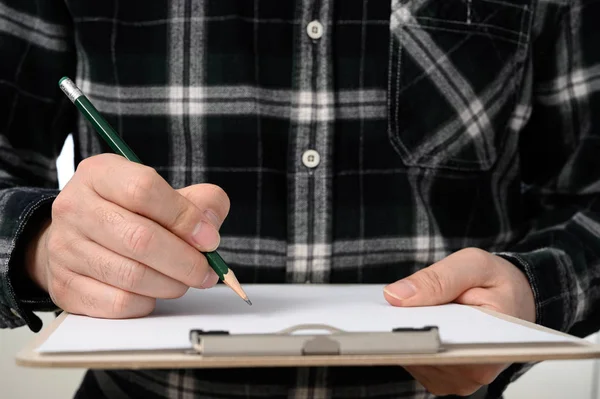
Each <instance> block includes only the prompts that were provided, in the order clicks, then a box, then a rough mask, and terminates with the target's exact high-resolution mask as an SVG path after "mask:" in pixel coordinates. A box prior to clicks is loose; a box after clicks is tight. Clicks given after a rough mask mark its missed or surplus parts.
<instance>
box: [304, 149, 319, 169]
mask: <svg viewBox="0 0 600 399" xmlns="http://www.w3.org/2000/svg"><path fill="white" fill-rule="evenodd" d="M319 162H321V156H320V155H319V153H318V152H316V151H315V150H307V151H304V154H302V163H303V164H304V166H306V167H307V168H316V167H317V165H319Z"/></svg>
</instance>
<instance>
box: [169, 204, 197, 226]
mask: <svg viewBox="0 0 600 399" xmlns="http://www.w3.org/2000/svg"><path fill="white" fill-rule="evenodd" d="M192 212H193V210H192V208H190V207H187V206H186V207H182V208H181V209H179V210H178V211H177V212H175V216H174V218H173V221H172V222H171V225H170V229H172V230H173V231H179V230H183V229H184V228H185V226H188V225H189V224H190V220H191V219H192V215H191V213H192Z"/></svg>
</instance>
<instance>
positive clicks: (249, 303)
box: [244, 298, 252, 306]
mask: <svg viewBox="0 0 600 399" xmlns="http://www.w3.org/2000/svg"><path fill="white" fill-rule="evenodd" d="M244 301H246V303H247V304H248V305H250V306H252V301H250V299H248V298H246V299H244Z"/></svg>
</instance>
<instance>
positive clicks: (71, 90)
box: [58, 76, 252, 305]
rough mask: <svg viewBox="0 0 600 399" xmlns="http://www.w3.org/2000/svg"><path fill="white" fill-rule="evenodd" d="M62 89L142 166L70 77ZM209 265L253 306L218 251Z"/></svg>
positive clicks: (114, 144)
mask: <svg viewBox="0 0 600 399" xmlns="http://www.w3.org/2000/svg"><path fill="white" fill-rule="evenodd" d="M58 86H59V87H60V89H61V90H62V91H63V92H64V93H65V94H66V95H67V97H69V99H70V100H71V102H73V104H75V106H76V107H77V108H78V109H79V111H80V112H81V113H82V114H83V116H84V117H85V118H86V119H87V120H88V121H89V122H90V123H91V124H92V125H93V126H94V129H96V132H98V134H99V135H100V136H101V137H102V138H103V139H104V140H105V141H106V142H107V143H108V145H109V146H110V148H112V150H113V151H114V152H116V153H117V154H119V155H122V156H123V157H125V158H126V159H128V160H129V161H132V162H136V163H139V164H141V163H142V161H140V159H139V158H138V157H137V155H135V153H134V152H133V150H132V149H131V148H129V146H128V145H127V144H126V143H125V142H124V141H123V139H122V138H121V137H120V136H119V135H118V134H117V132H116V131H115V130H114V129H113V128H112V126H110V124H109V123H108V122H107V121H106V120H105V119H104V118H103V117H102V115H100V112H98V110H97V109H96V107H94V105H93V104H92V103H91V102H90V100H88V98H87V97H86V96H85V95H84V94H83V92H82V91H81V90H79V88H78V87H77V86H76V85H75V83H73V81H72V80H71V79H69V78H68V77H66V76H65V77H63V78H61V79H60V80H59V81H58ZM204 255H205V256H206V258H207V259H208V264H209V265H210V267H212V269H213V270H214V271H215V272H216V273H217V275H218V276H219V278H220V279H221V281H223V283H225V284H226V285H227V286H228V287H230V288H231V289H232V290H233V291H235V292H236V294H238V295H239V296H240V297H241V298H242V299H243V300H244V301H246V302H247V303H248V305H252V302H250V299H248V296H247V295H246V293H245V292H244V290H243V289H242V286H241V285H240V283H239V281H238V279H237V278H236V277H235V273H233V270H231V269H230V268H229V267H228V266H227V264H226V263H225V261H224V260H223V258H221V255H219V253H218V252H217V251H213V252H205V253H204Z"/></svg>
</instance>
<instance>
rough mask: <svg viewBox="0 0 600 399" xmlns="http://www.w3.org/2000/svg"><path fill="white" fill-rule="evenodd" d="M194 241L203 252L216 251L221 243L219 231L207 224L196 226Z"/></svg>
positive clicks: (201, 223) (193, 234) (202, 223)
mask: <svg viewBox="0 0 600 399" xmlns="http://www.w3.org/2000/svg"><path fill="white" fill-rule="evenodd" d="M192 239H193V240H194V242H195V243H196V244H198V246H199V247H200V250H202V251H214V250H215V249H216V248H217V247H218V246H219V242H220V241H221V238H220V237H219V233H218V232H217V230H216V229H215V228H214V227H213V226H211V225H210V224H208V223H206V222H200V223H198V224H197V225H196V228H195V229H194V231H193V233H192Z"/></svg>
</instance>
